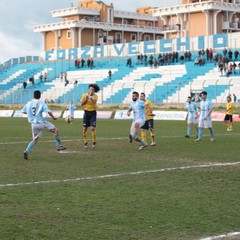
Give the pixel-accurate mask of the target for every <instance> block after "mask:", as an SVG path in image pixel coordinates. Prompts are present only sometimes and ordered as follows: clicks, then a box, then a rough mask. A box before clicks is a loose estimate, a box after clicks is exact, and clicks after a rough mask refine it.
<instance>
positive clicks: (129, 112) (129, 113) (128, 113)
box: [127, 108, 132, 116]
mask: <svg viewBox="0 0 240 240" xmlns="http://www.w3.org/2000/svg"><path fill="white" fill-rule="evenodd" d="M131 111H132V108H129V109H128V111H127V115H128V116H130V115H131Z"/></svg>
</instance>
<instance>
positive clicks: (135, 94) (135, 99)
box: [132, 92, 139, 102]
mask: <svg viewBox="0 0 240 240" xmlns="http://www.w3.org/2000/svg"><path fill="white" fill-rule="evenodd" d="M138 98H139V93H138V92H133V93H132V100H133V101H134V102H135V101H137V100H138Z"/></svg>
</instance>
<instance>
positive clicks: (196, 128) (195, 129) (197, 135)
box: [195, 127, 198, 136]
mask: <svg viewBox="0 0 240 240" xmlns="http://www.w3.org/2000/svg"><path fill="white" fill-rule="evenodd" d="M195 130H196V134H197V136H198V128H197V127H195Z"/></svg>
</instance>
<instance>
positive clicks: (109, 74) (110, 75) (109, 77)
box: [108, 69, 112, 80]
mask: <svg viewBox="0 0 240 240" xmlns="http://www.w3.org/2000/svg"><path fill="white" fill-rule="evenodd" d="M108 79H109V80H111V79H112V71H111V69H109V71H108Z"/></svg>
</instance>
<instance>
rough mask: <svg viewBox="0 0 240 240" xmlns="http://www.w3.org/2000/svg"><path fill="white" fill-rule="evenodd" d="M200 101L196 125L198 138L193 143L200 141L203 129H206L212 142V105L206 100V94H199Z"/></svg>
mask: <svg viewBox="0 0 240 240" xmlns="http://www.w3.org/2000/svg"><path fill="white" fill-rule="evenodd" d="M201 97H202V100H201V102H200V116H199V123H198V138H197V139H196V140H195V142H200V141H201V140H202V133H203V129H204V128H208V129H209V131H210V136H211V141H212V142H213V141H214V132H213V128H212V117H211V113H212V103H211V102H210V101H209V100H208V99H207V92H205V91H203V92H202V93H201Z"/></svg>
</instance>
